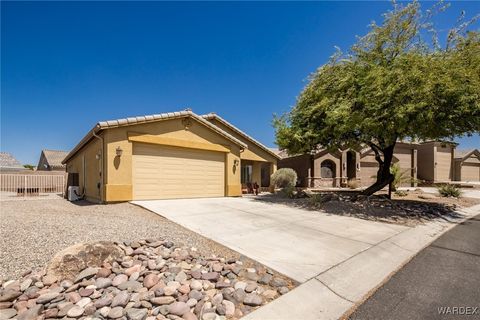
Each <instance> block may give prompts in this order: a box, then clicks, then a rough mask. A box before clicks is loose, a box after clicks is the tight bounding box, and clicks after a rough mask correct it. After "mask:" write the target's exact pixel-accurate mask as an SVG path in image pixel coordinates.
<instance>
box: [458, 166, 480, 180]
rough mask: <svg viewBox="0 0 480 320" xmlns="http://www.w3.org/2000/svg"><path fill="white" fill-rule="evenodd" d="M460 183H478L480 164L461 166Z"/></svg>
mask: <svg viewBox="0 0 480 320" xmlns="http://www.w3.org/2000/svg"><path fill="white" fill-rule="evenodd" d="M462 181H480V163H468V162H464V163H463V164H462Z"/></svg>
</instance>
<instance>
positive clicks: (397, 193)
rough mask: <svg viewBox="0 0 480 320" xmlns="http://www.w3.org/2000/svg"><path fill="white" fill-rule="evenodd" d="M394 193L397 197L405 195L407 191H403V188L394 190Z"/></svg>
mask: <svg viewBox="0 0 480 320" xmlns="http://www.w3.org/2000/svg"><path fill="white" fill-rule="evenodd" d="M395 195H397V196H399V197H405V196H406V195H407V192H406V191H403V190H396V191H395Z"/></svg>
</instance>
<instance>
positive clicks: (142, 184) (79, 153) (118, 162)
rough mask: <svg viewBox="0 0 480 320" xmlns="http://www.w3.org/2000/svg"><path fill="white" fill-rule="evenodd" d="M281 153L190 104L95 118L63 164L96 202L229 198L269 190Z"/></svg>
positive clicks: (89, 198)
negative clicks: (197, 111) (170, 109)
mask: <svg viewBox="0 0 480 320" xmlns="http://www.w3.org/2000/svg"><path fill="white" fill-rule="evenodd" d="M279 159H280V158H279V157H278V156H277V155H276V154H275V153H274V152H272V151H271V150H270V149H268V148H267V147H266V146H264V145H263V144H262V143H260V142H259V141H258V140H256V139H254V138H252V137H251V136H250V135H248V134H246V133H245V132H243V131H242V130H240V129H239V128H237V127H236V126H234V125H233V124H231V123H230V122H228V121H226V120H225V119H223V118H221V117H220V116H218V115H216V114H214V113H209V114H206V115H197V114H195V113H193V112H192V111H191V110H190V109H186V110H183V111H178V112H170V113H162V114H154V115H146V116H139V117H131V118H125V119H117V120H109V121H101V122H98V123H97V124H96V125H95V126H94V127H93V128H92V129H91V130H90V131H89V132H88V133H87V134H86V135H85V137H84V138H83V139H82V140H81V141H80V142H79V143H78V144H77V145H76V146H75V147H74V148H73V149H72V151H71V152H70V153H69V154H68V155H67V156H66V157H65V159H64V160H63V161H62V163H63V164H65V165H66V171H67V172H68V174H69V178H68V181H72V183H73V182H75V183H76V186H78V187H79V192H80V194H81V195H82V196H83V197H84V198H85V199H87V200H90V201H94V202H117V201H130V200H148V199H173V198H201V197H226V196H227V197H234V196H241V195H242V193H243V192H244V190H249V186H251V185H253V184H255V183H257V184H258V185H259V187H265V188H269V187H270V179H269V177H270V175H271V174H272V173H273V172H274V171H275V170H276V167H277V160H279Z"/></svg>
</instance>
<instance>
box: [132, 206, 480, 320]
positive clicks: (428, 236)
mask: <svg viewBox="0 0 480 320" xmlns="http://www.w3.org/2000/svg"><path fill="white" fill-rule="evenodd" d="M134 203H135V204H137V205H140V206H142V207H145V208H147V209H149V210H151V211H154V212H156V213H158V214H160V215H162V216H165V217H167V218H168V219H170V220H172V221H174V222H177V223H179V224H181V225H183V226H185V227H187V228H189V229H191V230H193V231H195V232H198V233H200V234H202V235H204V236H206V237H208V238H211V239H213V240H215V241H217V242H219V243H221V244H223V245H225V246H227V247H230V248H232V249H234V250H236V251H238V252H240V253H242V254H245V255H247V256H249V257H250V258H252V259H254V260H257V261H259V262H261V263H263V264H264V265H266V266H268V267H271V268H272V269H275V270H277V271H279V272H281V273H284V274H285V275H287V276H289V277H291V278H292V279H295V280H297V281H298V282H300V283H301V284H300V285H299V286H298V287H297V288H295V289H294V290H292V291H291V292H289V293H288V294H286V295H283V296H281V297H280V298H278V299H276V300H274V301H272V302H271V303H269V304H268V305H266V306H264V307H262V308H260V309H258V310H256V311H254V312H252V313H250V314H249V315H247V316H246V317H245V319H258V320H265V319H267V320H268V319H275V320H277V319H312V320H313V319H338V318H339V317H341V316H342V315H343V314H344V313H345V312H347V311H348V310H349V309H350V308H352V307H353V306H354V305H355V304H358V303H360V302H361V301H362V300H363V299H364V297H366V296H367V295H368V293H369V292H371V291H372V290H374V289H375V288H377V287H378V286H379V285H381V284H382V283H383V281H384V280H385V279H387V278H388V277H389V276H390V275H391V274H393V273H394V272H395V271H397V270H398V269H399V268H400V267H401V266H403V265H404V264H405V263H406V262H408V261H409V259H411V258H412V257H413V256H414V255H415V254H416V253H417V252H418V251H420V250H421V249H422V248H424V247H425V246H427V245H428V244H430V243H431V242H432V241H433V240H434V239H435V238H436V237H438V236H439V235H440V234H441V233H443V232H444V231H446V230H448V229H449V228H451V227H452V226H453V225H455V223H450V222H446V221H444V220H439V221H434V222H430V223H428V224H425V225H420V226H417V227H414V228H409V227H405V226H399V225H393V224H386V223H378V222H371V221H365V220H361V219H356V218H350V217H342V216H336V215H327V214H319V213H317V212H312V211H308V210H303V209H298V208H292V207H288V206H285V205H280V204H271V203H264V202H261V201H255V200H254V199H248V198H218V199H187V200H157V201H137V202H134ZM479 212H480V206H476V207H472V208H469V209H467V210H464V211H463V212H461V214H462V218H459V219H458V221H455V222H459V221H461V220H462V219H464V218H466V217H469V216H471V215H474V214H475V213H479Z"/></svg>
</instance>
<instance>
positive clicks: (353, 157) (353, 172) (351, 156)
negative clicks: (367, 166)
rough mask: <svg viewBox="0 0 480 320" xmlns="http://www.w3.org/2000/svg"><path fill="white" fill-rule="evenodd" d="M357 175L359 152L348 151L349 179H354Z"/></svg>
mask: <svg viewBox="0 0 480 320" xmlns="http://www.w3.org/2000/svg"><path fill="white" fill-rule="evenodd" d="M356 177H357V154H356V153H355V151H352V150H349V151H348V152H347V179H348V180H352V179H355V178H356Z"/></svg>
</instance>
